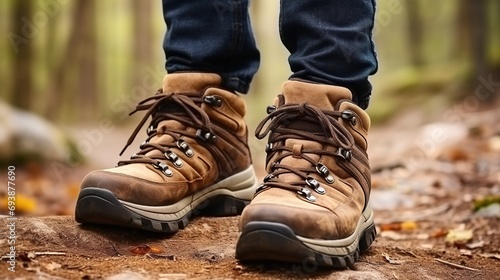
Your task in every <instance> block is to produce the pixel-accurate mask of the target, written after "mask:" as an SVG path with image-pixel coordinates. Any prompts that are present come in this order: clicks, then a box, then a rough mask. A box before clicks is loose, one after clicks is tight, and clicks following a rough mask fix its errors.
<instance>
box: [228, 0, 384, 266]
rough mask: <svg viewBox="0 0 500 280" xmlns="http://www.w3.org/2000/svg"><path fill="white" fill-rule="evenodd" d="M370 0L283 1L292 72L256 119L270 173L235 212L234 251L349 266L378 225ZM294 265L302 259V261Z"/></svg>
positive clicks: (241, 256)
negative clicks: (373, 196) (370, 149)
mask: <svg viewBox="0 0 500 280" xmlns="http://www.w3.org/2000/svg"><path fill="white" fill-rule="evenodd" d="M373 15H374V3H373V2H372V1H371V0H282V1H281V16H280V24H281V25H280V26H281V37H282V40H283V42H284V44H285V46H286V47H287V48H288V49H289V50H290V52H291V55H290V58H289V62H290V66H291V69H292V71H293V75H292V76H291V77H290V80H289V81H286V82H285V83H284V84H283V86H282V91H281V94H280V95H278V98H276V99H275V101H274V105H273V106H271V107H269V108H268V112H269V115H268V116H267V117H266V118H265V119H264V121H262V122H261V123H260V125H259V126H258V127H257V131H256V136H257V137H258V138H259V139H262V138H264V137H265V136H266V135H267V134H269V139H268V144H267V146H266V152H267V158H266V171H267V172H268V175H267V176H266V177H265V178H264V180H263V181H264V182H263V184H262V185H261V186H260V187H259V189H258V190H257V193H256V195H255V196H254V198H253V199H252V202H251V203H250V205H249V206H247V207H246V208H245V209H244V210H243V213H242V215H241V221H240V230H241V234H240V237H239V239H238V242H237V245H236V257H237V258H238V259H241V260H278V261H291V262H298V263H302V264H303V268H304V269H305V271H307V272H310V269H314V268H315V267H316V266H327V267H336V268H344V267H346V266H352V264H353V263H354V261H355V260H356V259H357V258H358V256H359V252H360V251H362V250H366V249H367V248H368V247H369V246H370V245H371V244H372V242H373V240H374V238H375V235H376V232H375V225H374V221H373V212H372V210H371V208H370V206H369V197H370V190H371V186H370V167H369V164H368V156H367V154H366V149H367V134H368V130H369V128H370V118H369V116H368V115H367V113H366V112H365V111H364V110H363V109H364V108H366V106H367V105H368V99H369V96H370V91H371V85H370V83H369V82H368V76H369V75H370V74H372V73H374V72H375V70H376V58H375V53H374V51H373V45H372V41H371V31H372V27H373ZM299 269H300V268H299Z"/></svg>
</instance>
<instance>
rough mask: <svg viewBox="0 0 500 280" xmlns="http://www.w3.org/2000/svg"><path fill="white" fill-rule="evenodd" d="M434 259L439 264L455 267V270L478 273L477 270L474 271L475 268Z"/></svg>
mask: <svg viewBox="0 0 500 280" xmlns="http://www.w3.org/2000/svg"><path fill="white" fill-rule="evenodd" d="M434 259H435V260H436V261H438V262H440V263H444V264H447V265H449V266H453V267H456V268H461V269H467V270H471V271H479V269H475V268H472V267H468V266H465V265H460V264H456V263H452V262H448V261H445V260H442V259H438V258H434Z"/></svg>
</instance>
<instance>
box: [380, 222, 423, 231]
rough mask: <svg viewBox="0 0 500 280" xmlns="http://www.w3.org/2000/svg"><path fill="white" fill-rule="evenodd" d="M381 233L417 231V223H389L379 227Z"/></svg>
mask: <svg viewBox="0 0 500 280" xmlns="http://www.w3.org/2000/svg"><path fill="white" fill-rule="evenodd" d="M379 227H380V231H399V230H404V231H411V230H415V229H417V223H415V222H414V221H406V222H401V223H389V224H381V225H379Z"/></svg>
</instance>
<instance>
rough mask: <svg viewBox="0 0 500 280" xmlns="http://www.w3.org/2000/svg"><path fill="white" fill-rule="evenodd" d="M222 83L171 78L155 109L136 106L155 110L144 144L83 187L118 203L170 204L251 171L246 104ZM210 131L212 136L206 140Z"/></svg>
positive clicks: (206, 77) (210, 78) (211, 77)
mask: <svg viewBox="0 0 500 280" xmlns="http://www.w3.org/2000/svg"><path fill="white" fill-rule="evenodd" d="M220 83H221V78H220V77H219V76H218V75H215V74H205V73H180V74H169V75H167V76H166V77H165V79H164V84H163V89H162V91H160V92H159V93H157V95H155V96H153V97H152V98H154V99H152V100H151V101H150V102H151V104H152V105H147V106H146V105H144V104H146V103H147V102H146V103H142V105H141V103H140V104H139V105H138V108H141V110H147V109H149V108H150V107H152V106H157V107H155V108H156V109H155V110H153V112H152V113H151V117H152V121H151V123H150V125H149V126H150V129H151V131H150V132H149V134H148V135H149V136H148V141H147V143H145V146H143V147H141V151H139V152H138V153H137V154H136V155H135V156H133V157H132V158H131V160H126V161H121V162H120V163H119V166H117V167H115V168H110V169H105V170H100V171H94V172H91V173H90V174H88V175H87V176H86V177H85V178H84V180H83V182H82V184H81V185H82V188H86V187H98V188H105V189H108V190H110V191H112V192H113V193H114V194H115V196H116V197H117V198H118V199H120V200H123V201H127V202H131V203H137V204H141V205H151V206H161V205H170V204H172V203H175V202H177V201H179V200H180V199H182V198H184V197H186V196H188V195H190V194H193V193H194V192H197V191H199V190H200V189H203V188H205V187H207V186H210V185H212V184H214V183H216V182H218V181H220V180H222V179H224V178H227V177H228V176H231V175H233V174H235V173H238V172H240V171H243V170H245V169H246V168H248V167H249V166H250V165H251V159H250V151H249V148H248V145H247V138H248V136H247V134H248V133H247V126H246V124H245V121H244V116H245V114H246V105H245V102H244V100H243V99H242V98H241V97H239V96H238V95H237V94H235V93H232V92H230V91H227V90H224V89H221V88H220V87H219V86H220ZM207 97H209V98H212V99H210V100H213V98H216V100H217V104H210V102H208V101H206V100H207ZM160 99H161V101H159V100H160ZM155 100H158V101H155ZM155 102H160V104H156V103H155ZM140 106H145V107H144V108H143V107H140ZM195 107H196V108H195ZM207 132H210V134H208V135H210V136H214V138H213V139H210V140H206V139H202V137H203V136H204V135H206V133H207ZM197 133H199V134H200V135H197ZM200 136H201V137H200ZM180 144H182V145H187V146H186V148H183V147H184V146H182V147H181V146H180ZM188 150H189V151H188ZM191 153H192V154H191ZM166 154H168V155H170V156H172V158H170V159H169V158H167V156H166ZM155 163H158V164H155ZM160 164H161V166H159V165H160ZM176 164H177V165H176ZM162 166H163V167H162ZM165 166H166V167H165ZM160 167H161V168H160ZM162 169H165V170H162ZM170 172H171V173H170ZM169 175H170V176H169Z"/></svg>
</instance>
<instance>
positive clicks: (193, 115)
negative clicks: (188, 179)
mask: <svg viewBox="0 0 500 280" xmlns="http://www.w3.org/2000/svg"><path fill="white" fill-rule="evenodd" d="M205 98H206V97H205ZM202 102H206V100H205V99H204V98H202V97H198V96H186V95H178V94H173V93H168V94H165V93H163V92H162V91H161V90H159V91H158V92H157V93H156V94H155V95H153V96H150V97H147V98H145V99H144V100H142V101H140V102H139V103H138V104H137V106H136V108H135V110H134V111H132V112H130V114H129V115H133V114H135V113H137V112H139V111H146V114H145V115H144V117H143V118H142V120H141V121H140V122H139V124H138V125H137V127H136V128H135V130H134V131H133V132H132V135H130V137H129V139H128V140H127V144H126V145H125V147H124V148H123V149H122V151H121V152H120V155H122V154H123V153H124V152H125V150H126V149H127V148H128V147H129V146H130V145H131V144H132V142H133V141H134V139H135V138H136V136H137V134H138V133H139V131H140V130H141V129H142V127H143V126H144V124H145V123H146V121H147V120H148V118H149V117H150V116H151V117H152V120H151V125H150V126H149V128H148V130H147V134H148V137H147V138H146V140H145V141H144V142H143V143H142V144H141V145H140V147H139V148H140V149H141V150H140V151H139V152H137V153H135V154H134V155H133V156H132V157H130V159H129V160H122V161H119V162H118V166H121V165H126V164H131V163H145V164H152V165H153V166H154V167H155V168H157V169H159V170H161V171H162V172H163V173H164V174H165V175H166V176H169V177H170V176H172V175H173V172H172V171H171V170H170V169H169V168H168V165H167V164H166V163H165V162H164V161H165V160H168V161H171V162H172V163H173V164H174V166H176V167H181V166H182V160H180V159H179V156H178V155H177V154H175V152H174V151H172V148H178V149H180V150H181V151H182V152H184V154H185V155H186V156H188V157H192V156H193V155H194V152H193V150H192V149H191V148H190V146H189V145H188V144H187V143H186V142H185V141H184V140H183V137H188V138H200V139H201V140H203V141H214V140H215V134H214V133H213V130H212V128H211V123H210V118H209V116H208V115H207V114H206V113H205V112H204V111H203V110H202V109H201V107H200V106H199V105H197V104H201V103H202ZM169 105H170V106H171V105H173V106H176V107H177V108H180V109H181V110H173V112H164V111H162V110H159V109H160V106H169ZM181 111H182V112H181ZM165 120H175V121H178V122H179V123H181V124H183V125H185V126H186V127H192V128H195V129H197V132H196V134H193V133H189V132H188V131H186V130H180V129H173V128H166V127H162V129H161V131H158V130H157V126H158V124H159V123H160V122H162V121H165ZM159 135H170V136H171V137H172V138H173V139H174V141H172V142H170V143H149V141H150V140H151V139H152V138H153V137H154V136H159ZM154 150H158V151H160V152H161V154H159V155H154V156H151V155H146V154H147V153H149V152H151V151H154Z"/></svg>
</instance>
